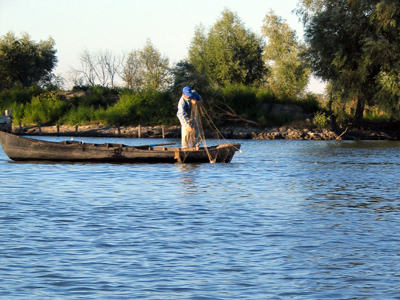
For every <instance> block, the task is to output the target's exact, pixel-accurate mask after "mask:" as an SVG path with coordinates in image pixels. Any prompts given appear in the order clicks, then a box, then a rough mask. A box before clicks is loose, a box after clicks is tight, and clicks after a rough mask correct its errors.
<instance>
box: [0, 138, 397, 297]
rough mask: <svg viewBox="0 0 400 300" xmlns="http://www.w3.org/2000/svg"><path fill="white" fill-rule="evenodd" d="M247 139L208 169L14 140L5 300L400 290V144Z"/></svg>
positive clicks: (3, 252)
mask: <svg viewBox="0 0 400 300" xmlns="http://www.w3.org/2000/svg"><path fill="white" fill-rule="evenodd" d="M65 139H66V138H55V137H54V138H47V140H53V141H61V140H65ZM75 140H82V138H75ZM83 140H84V141H85V142H88V143H89V142H97V143H103V142H115V141H117V142H119V143H124V144H130V145H143V144H148V143H150V144H151V143H160V142H161V143H164V142H172V141H175V140H169V139H165V140H151V139H141V140H138V139H123V140H122V139H115V138H113V139H94V138H84V139H83ZM238 142H240V143H241V144H242V150H243V153H238V152H237V153H236V155H235V157H234V159H233V161H232V162H231V163H230V164H200V165H185V164H138V165H129V164H125V165H116V164H46V163H38V164H31V163H14V162H12V161H10V160H9V159H8V157H7V156H6V155H5V153H4V152H3V150H2V149H1V148H0V298H1V299H400V143H398V142H386V141H375V142H372V141H369V142H336V141H335V142H328V141H284V140H274V141H259V140H258V141H255V140H245V141H243V140H241V141H238ZM212 143H213V141H209V144H212ZM214 143H215V142H214Z"/></svg>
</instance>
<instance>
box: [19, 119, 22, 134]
mask: <svg viewBox="0 0 400 300" xmlns="http://www.w3.org/2000/svg"><path fill="white" fill-rule="evenodd" d="M19 133H22V124H21V121H19Z"/></svg>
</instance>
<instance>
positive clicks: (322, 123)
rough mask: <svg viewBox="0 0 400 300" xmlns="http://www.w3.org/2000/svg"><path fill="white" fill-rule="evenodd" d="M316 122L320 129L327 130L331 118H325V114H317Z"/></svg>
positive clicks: (315, 116) (315, 115)
mask: <svg viewBox="0 0 400 300" xmlns="http://www.w3.org/2000/svg"><path fill="white" fill-rule="evenodd" d="M314 122H315V124H317V126H318V127H320V128H325V127H327V126H328V124H329V117H327V116H325V112H316V113H315V114H314Z"/></svg>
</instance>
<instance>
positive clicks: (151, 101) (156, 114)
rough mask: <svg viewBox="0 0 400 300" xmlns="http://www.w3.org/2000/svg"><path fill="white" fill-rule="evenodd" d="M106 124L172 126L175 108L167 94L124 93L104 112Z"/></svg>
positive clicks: (146, 92) (150, 92)
mask: <svg viewBox="0 0 400 300" xmlns="http://www.w3.org/2000/svg"><path fill="white" fill-rule="evenodd" d="M105 119H106V122H107V123H108V124H117V123H118V124H120V125H131V124H139V123H140V124H143V125H146V124H148V125H158V124H174V123H176V122H177V121H176V120H175V119H176V108H175V106H174V105H173V101H172V100H171V98H170V97H169V94H168V93H167V92H157V91H145V92H141V93H133V92H131V91H125V92H124V93H122V94H121V96H120V99H119V101H118V102H117V103H116V104H115V105H114V106H112V107H109V108H108V109H107V110H106V111H105Z"/></svg>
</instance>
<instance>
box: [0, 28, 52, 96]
mask: <svg viewBox="0 0 400 300" xmlns="http://www.w3.org/2000/svg"><path fill="white" fill-rule="evenodd" d="M54 46H55V42H54V40H53V39H52V38H51V37H50V38H48V39H47V40H46V41H40V42H38V43H36V42H35V41H33V40H31V38H30V36H29V35H28V34H27V33H25V34H23V35H22V36H21V37H20V38H18V37H16V36H15V35H14V33H12V32H8V33H7V34H6V35H4V36H3V37H2V38H1V39H0V90H4V89H7V88H10V87H11V86H13V85H15V84H17V83H20V84H22V86H23V87H29V86H31V85H33V84H37V83H39V82H43V81H44V80H45V79H46V78H50V77H51V76H50V74H51V72H52V70H53V68H54V67H55V66H56V64H57V61H58V60H57V57H56V52H57V50H55V49H54Z"/></svg>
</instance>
